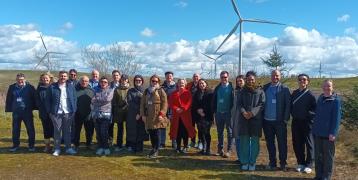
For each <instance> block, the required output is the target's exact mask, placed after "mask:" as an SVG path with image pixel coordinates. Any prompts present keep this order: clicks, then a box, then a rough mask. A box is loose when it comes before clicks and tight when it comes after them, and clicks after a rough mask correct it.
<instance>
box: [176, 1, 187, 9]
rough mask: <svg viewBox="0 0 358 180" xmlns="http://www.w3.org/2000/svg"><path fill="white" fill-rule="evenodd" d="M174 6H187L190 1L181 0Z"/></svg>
mask: <svg viewBox="0 0 358 180" xmlns="http://www.w3.org/2000/svg"><path fill="white" fill-rule="evenodd" d="M174 6H177V7H181V8H185V7H187V6H188V3H187V2H185V1H179V2H177V3H175V4H174Z"/></svg>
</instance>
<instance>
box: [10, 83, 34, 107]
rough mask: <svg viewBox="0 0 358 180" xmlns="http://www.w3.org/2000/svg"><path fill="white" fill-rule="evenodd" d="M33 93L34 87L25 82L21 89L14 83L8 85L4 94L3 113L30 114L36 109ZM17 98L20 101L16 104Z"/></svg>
mask: <svg viewBox="0 0 358 180" xmlns="http://www.w3.org/2000/svg"><path fill="white" fill-rule="evenodd" d="M35 92H36V90H35V87H34V86H32V85H31V84H30V83H27V82H26V84H25V86H24V87H22V88H21V87H19V86H18V85H17V84H16V83H14V84H12V85H10V86H9V89H8V91H7V94H6V103H5V104H6V105H5V112H16V111H18V110H23V111H29V112H32V110H35V109H37V108H36V98H35ZM17 98H21V99H22V101H21V102H18V101H17Z"/></svg>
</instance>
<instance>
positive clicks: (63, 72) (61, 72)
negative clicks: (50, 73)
mask: <svg viewBox="0 0 358 180" xmlns="http://www.w3.org/2000/svg"><path fill="white" fill-rule="evenodd" d="M58 74H59V75H60V74H67V71H64V70H62V71H59V72H58Z"/></svg>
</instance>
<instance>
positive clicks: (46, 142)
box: [44, 139, 51, 153]
mask: <svg viewBox="0 0 358 180" xmlns="http://www.w3.org/2000/svg"><path fill="white" fill-rule="evenodd" d="M44 143H45V149H44V152H45V153H48V152H51V145H50V143H51V141H50V139H44Z"/></svg>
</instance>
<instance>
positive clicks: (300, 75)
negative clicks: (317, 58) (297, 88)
mask: <svg viewBox="0 0 358 180" xmlns="http://www.w3.org/2000/svg"><path fill="white" fill-rule="evenodd" d="M302 76H306V77H307V80H308V81H310V77H309V76H308V75H307V74H305V73H302V74H299V75H298V76H297V79H298V80H299V78H300V77H302Z"/></svg>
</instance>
